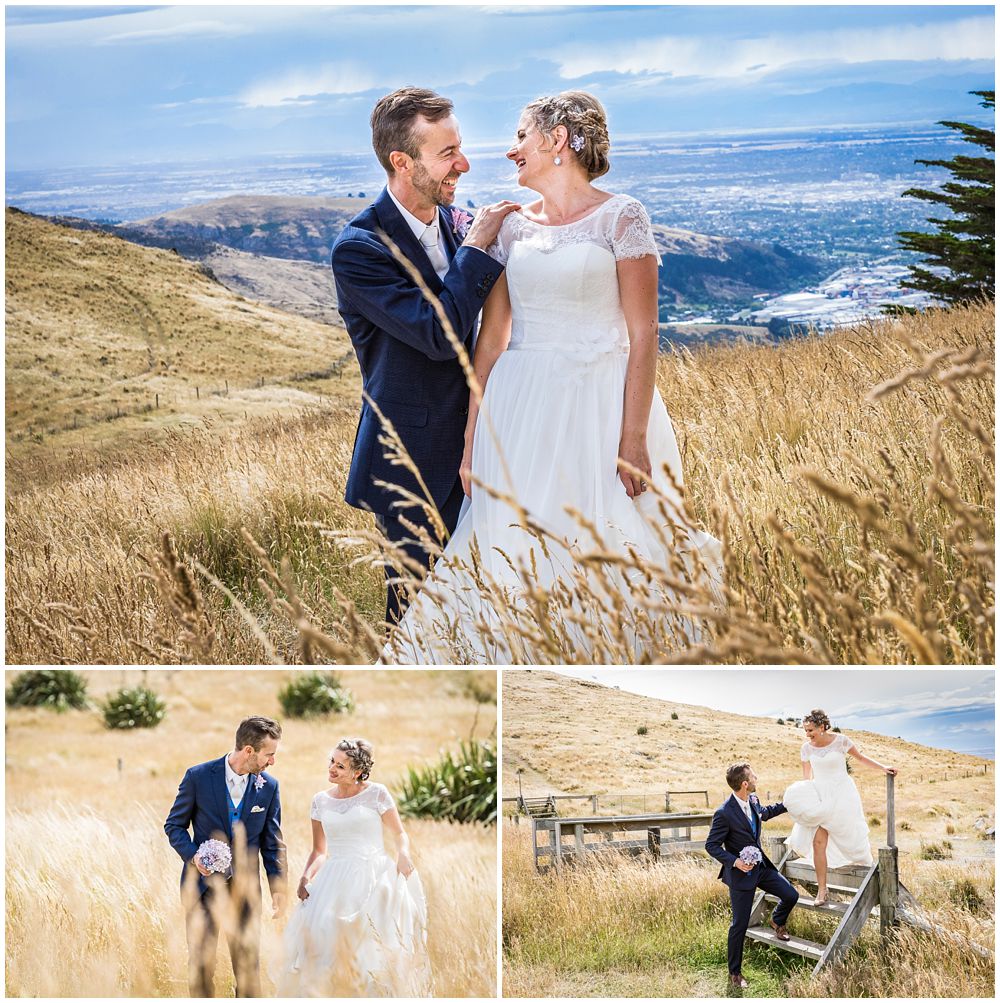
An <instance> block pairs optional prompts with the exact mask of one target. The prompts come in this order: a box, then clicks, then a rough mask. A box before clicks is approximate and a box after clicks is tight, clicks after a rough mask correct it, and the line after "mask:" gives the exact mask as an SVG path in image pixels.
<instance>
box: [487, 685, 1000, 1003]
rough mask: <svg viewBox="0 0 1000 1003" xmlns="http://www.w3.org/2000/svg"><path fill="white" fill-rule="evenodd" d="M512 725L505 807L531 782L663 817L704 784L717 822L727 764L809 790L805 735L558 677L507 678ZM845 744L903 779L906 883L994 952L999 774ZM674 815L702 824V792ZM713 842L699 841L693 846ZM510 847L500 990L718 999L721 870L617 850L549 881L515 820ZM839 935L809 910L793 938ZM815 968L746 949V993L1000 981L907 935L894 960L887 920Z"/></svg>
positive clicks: (964, 953) (870, 792)
mask: <svg viewBox="0 0 1000 1003" xmlns="http://www.w3.org/2000/svg"><path fill="white" fill-rule="evenodd" d="M672 714H677V719H676V720H675V719H673V718H672V717H671V715H672ZM503 720H504V733H503V793H504V795H505V796H511V795H513V794H515V793H516V792H517V789H518V771H522V772H521V773H520V784H521V786H522V789H523V791H524V794H525V795H526V796H539V795H543V794H547V793H570V794H590V793H597V794H605V793H607V794H615V793H619V792H628V793H631V794H633V797H632V798H626V799H625V800H624V802H623V803H622V804H621V805H619V803H618V802H617V800H616V799H614V798H611V797H608V798H607V799H606V800H605V802H604V810H602V811H601V814H621V813H625V814H629V813H637V812H643V811H648V812H655V811H662V810H663V793H664V791H666V790H699V789H706V790H708V791H709V804H710V808H709V809H708V811H714V809H715V808H716V807H717V806H718V805H719V804H720V803H721V802H722V801H723V800H724V799H725V797H727V796H728V794H729V790H728V788H727V787H726V786H725V779H724V773H725V768H726V767H727V766H728V765H729V764H730V763H731V762H736V761H738V760H743V759H748V760H749V761H750V762H751V763H752V764H753V765H754V768H755V770H756V772H757V774H758V776H759V782H758V785H759V792H760V795H761V798H762V799H764V800H765V801H777V800H779V799H780V797H781V794H782V791H783V790H784V787H785V786H786V785H787V784H788V783H790V782H792V781H794V780H798V779H801V777H802V773H801V768H800V765H799V746H800V745H801V742H802V741H803V734H802V732H801V731H800V730H799V729H796V728H793V727H790V726H788V725H779V724H777V723H776V722H775V721H774V720H771V719H767V718H759V717H747V716H744V715H738V714H729V713H726V712H723V711H716V710H712V709H710V708H707V707H698V706H693V705H690V704H681V703H676V702H673V701H666V700H657V699H654V698H651V697H646V696H640V695H637V694H632V693H626V692H622V691H620V690H615V689H612V688H608V687H603V686H598V685H596V684H593V683H589V682H586V681H580V680H574V679H570V678H567V677H565V676H557V675H555V674H553V673H548V672H538V671H532V672H505V673H504V675H503ZM834 723H836V722H834ZM639 726H645V727H646V728H647V733H646V734H645V735H638V734H636V731H637V728H638V727H639ZM849 734H850V737H851V738H852V739H853V740H854V741H855V742H856V743H857V745H858V747H859V748H860V749H861V750H862V751H863V752H865V753H867V754H868V755H870V756H872V757H873V758H875V759H877V760H878V761H880V762H883V763H889V764H893V765H897V766H898V767H899V768H900V771H901V772H900V775H899V776H898V777H897V778H896V784H895V787H896V792H895V804H896V843H897V845H898V846H899V849H900V873H901V879H902V881H903V883H904V884H905V885H906V887H907V888H908V889H909V890H910V891H911V892H912V893H913V894H914V895H915V896H916V898H917V901H918V902H919V904H920V907H921V909H922V911H923V912H924V913H925V914H926V916H927V917H928V918H930V919H931V921H932V922H935V923H937V924H938V925H941V926H944V927H945V928H947V929H948V930H949V931H952V932H954V933H957V934H959V935H960V936H962V937H965V938H966V939H967V940H968V941H969V942H970V943H972V944H975V945H978V946H979V947H981V948H989V949H992V945H993V913H994V875H993V848H994V845H995V844H994V843H993V842H988V841H984V840H982V839H980V838H979V833H980V830H978V829H976V828H975V825H974V823H975V822H976V820H977V818H980V817H982V816H987V817H991V816H992V813H993V804H994V797H995V792H994V782H993V764H992V763H987V762H984V761H983V760H982V759H978V758H976V757H973V756H965V755H960V754H958V753H952V752H949V751H947V750H942V749H930V748H926V747H924V746H919V745H915V744H913V743H910V742H904V741H902V740H900V739H894V738H888V737H886V736H882V735H876V734H873V733H868V732H855V731H851V732H850V733H849ZM609 763H611V764H612V766H611V767H610V768H609ZM984 770H985V772H984ZM853 778H854V780H855V782H856V783H857V785H858V789H859V791H860V792H861V797H862V802H863V804H864V806H865V812H866V815H868V816H869V820H870V821H869V824H870V826H871V830H870V831H871V840H872V845H873V846H874V847H877V846H879V845H884V842H885V835H884V834H885V779H884V777H883V775H882V774H881V773H878V772H877V771H875V770H869V769H865V768H863V767H861V766H857V765H856V764H855V765H854V769H853ZM609 784H610V786H608V785H609ZM643 794H645V803H643V801H642V798H643ZM557 804H558V806H559V811H560V814H562V815H564V816H572V815H575V814H576V815H588V814H590V810H591V809H590V805H589V803H587V802H586V801H562V802H557ZM673 804H674V807H675V808H677V809H681V810H683V809H691V810H695V809H699V810H701V811H706V809H705V807H704V802H703V801H700V800H699V799H698V798H697V797H696V796H694V795H691V796H687V797H681V796H678V797H675V798H674V799H673ZM874 820H877V823H876V822H875V821H874ZM790 828H791V823H790V821H789V819H788V817H787V815H786V816H779V817H778V818H776V819H774V820H773V821H771V822H768V823H767V826H766V828H765V832H764V834H765V835H766V836H771V837H782V836H784V835H787V833H788V832H789V830H790ZM707 834H708V833H707V829H701V830H696V831H695V838H698V837H699V836H700V838H704V837H705V836H707ZM502 839H503V864H502V869H503V941H504V975H503V978H504V983H503V984H504V994H505V995H507V996H539V995H541V996H596V997H601V996H616V997H617V996H657V995H660V996H675V997H679V996H693V997H702V996H720V995H724V993H725V991H726V931H727V929H728V925H729V898H728V893H727V891H726V888H725V886H724V885H723V884H722V883H721V882H719V881H718V880H717V878H716V875H717V874H718V864H716V863H715V862H714V861H710V860H709V859H708V858H707V857H705V858H696V857H691V858H686V859H675V860H672V861H669V862H660V863H655V864H653V863H650V862H649V861H646V860H637V859H632V858H627V857H624V856H620V855H618V854H614V853H612V854H608V855H605V856H595V857H594V858H593V859H592V860H590V861H588V864H587V866H584V867H572V868H569V869H565V870H564V873H563V874H562V875H561V876H557V875H556V874H555V873H554V872H549V873H547V874H543V875H539V874H536V872H535V870H534V865H533V861H532V849H531V827H530V824H529V823H528V822H527V821H526V820H523V819H522V820H520V824H515V823H514V822H513V821H512V820H511V819H507V820H505V821H504V824H503V831H502ZM945 840H947V841H948V842H949V843H950V844H951V849H950V850H948V852H949V853H950V854H951V857H950V858H949V859H945V860H924V859H922V857H921V850H922V848H923V847H924V846H925V845H927V844H930V843H936V844H937V845H944V841H945ZM970 888H971V889H972V890H971V891H969V889H970ZM977 896H978V899H977ZM829 924H830V921H829V919H828V918H826V917H816V916H815V915H813V914H810V913H806V912H805V911H804V910H799V911H797V912H796V913H794V914H793V916H792V923H791V930H792V932H793V933H795V934H798V935H799V936H803V937H806V938H808V939H812V940H825V939H826V938H828V937H829V935H830V934H831V933H832V927H831V926H830V925H829ZM811 967H812V966H811V964H809V963H807V962H805V961H804V960H802V959H799V958H794V957H791V956H790V955H785V954H783V953H782V952H778V951H774V950H772V949H770V948H764V947H758V946H748V948H747V953H746V955H745V963H744V974H745V975H746V976H747V978H748V979H749V981H750V989H749V990H748V991H747V992H746V993H745V994H744V995H750V996H762V997H766V996H779V997H780V996H814V997H838V996H848V997H867V996H900V997H911V996H912V997H921V996H956V997H962V996H992V987H993V978H994V969H993V963H992V961H990V960H988V959H984V958H981V957H979V956H978V955H977V954H975V953H974V952H971V951H969V950H963V949H961V948H960V947H959V946H957V945H956V944H955V943H952V942H948V941H944V940H942V939H940V938H938V937H933V936H930V935H928V934H924V933H919V932H917V931H915V930H912V929H910V928H903V929H901V930H900V932H899V935H898V937H897V938H896V940H895V943H894V945H893V946H892V947H891V948H890V949H888V950H887V949H883V947H882V945H881V942H880V941H879V938H878V924H877V922H872V923H869V925H868V929H867V930H866V932H865V934H864V935H863V936H862V938H861V939H860V940H859V941H858V942H857V943H856V944H855V945H854V947H853V948H852V949H851V952H850V954H849V955H848V957H847V958H846V959H845V961H844V962H843V963H842V964H839V965H836V966H833V967H832V968H830V969H828V970H825V971H824V972H822V973H821V975H820V976H819V978H818V979H812V978H811V977H810V973H811Z"/></svg>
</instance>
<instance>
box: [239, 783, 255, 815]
mask: <svg viewBox="0 0 1000 1003" xmlns="http://www.w3.org/2000/svg"><path fill="white" fill-rule="evenodd" d="M256 779H257V774H256V773H251V774H250V776H249V777H247V789H246V790H245V791H244V792H243V800H242V802H241V803H240V821H241V822H242V823H243V824H244V825H246V824H247V819H248V818H249V817H250V809H251V808H252V807H253V806H254V805H255V804H256V803H257V801H256V798H257V788H256V787H254V781H255V780H256Z"/></svg>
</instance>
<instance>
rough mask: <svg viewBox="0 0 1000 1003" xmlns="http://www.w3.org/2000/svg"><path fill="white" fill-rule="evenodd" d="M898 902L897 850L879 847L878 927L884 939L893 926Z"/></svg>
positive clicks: (895, 924) (895, 923) (892, 847)
mask: <svg viewBox="0 0 1000 1003" xmlns="http://www.w3.org/2000/svg"><path fill="white" fill-rule="evenodd" d="M898 902H899V850H898V849H897V848H896V847H895V846H880V847H879V850H878V925H879V932H880V933H881V935H882V937H883V938H885V937H887V936H888V935H889V933H890V931H891V930H892V928H893V927H894V926H898V924H899V921H898V920H897V919H896V905H897V903H898Z"/></svg>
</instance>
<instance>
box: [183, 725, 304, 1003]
mask: <svg viewBox="0 0 1000 1003" xmlns="http://www.w3.org/2000/svg"><path fill="white" fill-rule="evenodd" d="M280 738H281V725H280V724H278V722H277V721H272V720H271V719H270V718H269V717H248V718H246V719H245V720H244V721H241V722H240V726H239V728H237V730H236V748H235V749H234V750H233V751H232V752H230V753H229V754H228V755H225V756H223V757H222V758H221V759H214V760H211V761H209V762H207V763H202V764H201V765H200V766H192V767H191V768H190V769H189V770H188V771H187V773H185V774H184V779H183V780H181V783H180V787H179V788H178V791H177V798H176V800H175V801H174V806H173V807H172V808H171V809H170V814H169V815H168V816H167V821H166V823H165V824H164V826H163V828H164V830H165V831H166V833H167V838H168V839H169V840H170V845H171V846H172V847H173V848H174V849H175V850H176V851H177V853H178V854H179V855H180V858H181V860H183V861H184V868H183V870H182V873H181V892H182V897H183V899H184V904H185V909H186V912H187V920H186V922H187V941H188V983H189V986H190V992H191V995H192V996H211V995H212V994H213V993H212V983H213V978H214V974H215V953H216V945H217V944H218V940H219V928H220V924H221V923H223V922H224V921H225V917H224V913H225V911H226V905H227V902H229V901H232V902H233V904H234V906H235V908H236V910H237V915H236V916H235V917H234V918H233V919H232V920H231V922H230V923H229V924H228V925H227V927H228V928H227V929H226V939H227V940H228V942H229V957H230V959H231V960H232V963H233V973H234V975H235V976H236V995H237V996H259V995H260V965H259V953H260V909H261V891H260V860H261V859H263V861H264V870H265V872H266V873H267V880H268V883H269V885H270V891H271V904H272V906H273V907H274V915H275V916H278V915H279V914H280V913H281V912H282V911H283V910H284V904H285V899H286V891H287V866H286V862H285V844H284V842H283V841H282V838H281V800H280V798H279V797H278V781H277V780H275V779H274V777H272V776H271V774H269V773H265V772H264V770H265V768H266V767H268V766H271V765H272V764H273V763H274V757H275V756H276V755H277V752H278V741H279V739H280ZM192 833H193V836H192ZM208 839H217V840H220V841H222V842H224V843H226V844H228V845H229V846H230V847H231V851H232V853H233V856H234V858H235V855H236V854H237V853H238V852H240V850H241V849H242V850H243V852H244V854H245V856H244V858H243V859H242V860H237V859H234V860H233V865H232V866H231V867H230V868H229V869H228V871H227V872H226V873H225V874H224V875H222V874H215V875H213V876H212V877H211V878H209V875H210V874H212V872H211V871H209V870H208V869H207V868H206V867H205V866H204V865H203V864H202V862H201V860H200V859H199V851H200V848H201V845H202V844H203V843H204V842H205V841H206V840H208Z"/></svg>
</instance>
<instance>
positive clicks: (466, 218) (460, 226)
mask: <svg viewBox="0 0 1000 1003" xmlns="http://www.w3.org/2000/svg"><path fill="white" fill-rule="evenodd" d="M474 218H475V217H474V216H473V215H472V213H471V212H466V211H465V210H464V209H452V210H451V228H452V231H453V232H454V234H455V236H456V237H458V239H459V240H465V237H466V234H467V233H468V232H469V227H470V226H472V220H473V219H474Z"/></svg>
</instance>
